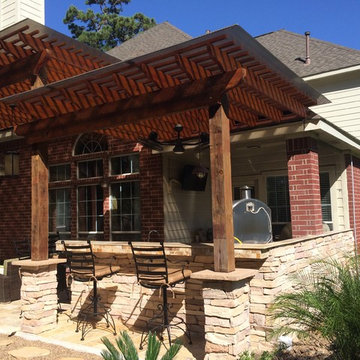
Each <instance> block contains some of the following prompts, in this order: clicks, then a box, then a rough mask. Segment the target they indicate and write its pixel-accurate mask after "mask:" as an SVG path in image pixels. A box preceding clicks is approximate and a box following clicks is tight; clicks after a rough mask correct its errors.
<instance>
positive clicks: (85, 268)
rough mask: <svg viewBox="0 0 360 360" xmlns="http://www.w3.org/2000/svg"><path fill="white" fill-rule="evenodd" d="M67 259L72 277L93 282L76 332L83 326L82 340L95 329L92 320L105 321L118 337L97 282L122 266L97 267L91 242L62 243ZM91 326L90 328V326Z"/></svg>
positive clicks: (78, 319) (79, 316) (78, 320)
mask: <svg viewBox="0 0 360 360" xmlns="http://www.w3.org/2000/svg"><path fill="white" fill-rule="evenodd" d="M62 244H63V246H64V249H65V254H66V258H67V264H68V266H69V269H70V276H71V277H72V278H73V279H74V280H77V281H81V282H89V281H92V282H93V295H92V296H90V303H89V304H88V305H87V306H85V307H84V308H83V309H81V310H80V311H79V313H78V316H77V322H76V330H75V331H76V332H79V330H80V326H81V340H84V338H85V335H86V334H87V333H88V332H89V331H90V330H91V329H92V328H93V326H91V325H92V324H91V323H90V320H91V319H93V320H97V319H99V318H100V319H101V318H103V319H105V321H106V327H107V328H108V327H110V328H111V329H112V330H113V332H114V335H116V327H115V322H114V319H113V317H112V315H111V314H110V311H109V309H107V308H106V307H105V306H104V305H103V304H102V303H101V302H100V296H99V295H98V292H97V282H98V281H99V280H101V279H102V278H104V277H106V276H111V275H113V274H115V273H116V272H118V271H120V266H111V265H97V264H95V255H94V253H93V251H92V247H91V242H90V240H88V241H87V244H86V245H84V244H82V245H79V244H71V243H69V242H67V243H65V241H62ZM89 325H90V328H88V326H89Z"/></svg>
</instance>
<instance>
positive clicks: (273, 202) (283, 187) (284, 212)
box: [266, 176, 291, 236]
mask: <svg viewBox="0 0 360 360" xmlns="http://www.w3.org/2000/svg"><path fill="white" fill-rule="evenodd" d="M266 189H267V205H268V206H269V207H270V209H271V219H272V224H273V233H274V235H275V236H277V235H279V234H280V231H281V229H282V227H283V225H284V224H286V223H288V222H290V221H291V215H290V199H289V181H288V177H287V176H270V177H268V178H267V179H266Z"/></svg>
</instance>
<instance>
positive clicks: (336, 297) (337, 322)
mask: <svg viewBox="0 0 360 360" xmlns="http://www.w3.org/2000/svg"><path fill="white" fill-rule="evenodd" d="M297 285H298V286H297V290H296V291H294V292H292V293H288V294H283V295H280V296H278V297H277V298H276V300H275V303H274V305H273V307H272V315H273V317H274V318H275V319H278V320H280V322H279V323H280V324H281V325H278V327H277V328H276V329H275V331H274V335H279V334H289V333H296V334H297V335H298V336H303V337H308V336H315V337H319V335H320V336H321V337H322V338H323V339H325V340H327V342H328V343H329V344H330V350H331V351H332V352H333V354H334V358H335V359H339V360H358V359H360V277H359V271H358V266H357V262H354V261H348V262H346V263H345V264H342V263H340V262H338V261H335V260H326V261H319V262H317V263H315V264H314V266H313V270H312V271H310V272H306V273H301V274H300V276H299V277H298V278H297Z"/></svg>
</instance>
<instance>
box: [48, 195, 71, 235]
mask: <svg viewBox="0 0 360 360" xmlns="http://www.w3.org/2000/svg"><path fill="white" fill-rule="evenodd" d="M70 205H71V204H70V189H51V190H50V191H49V232H57V231H59V232H70V224H71V206H70Z"/></svg>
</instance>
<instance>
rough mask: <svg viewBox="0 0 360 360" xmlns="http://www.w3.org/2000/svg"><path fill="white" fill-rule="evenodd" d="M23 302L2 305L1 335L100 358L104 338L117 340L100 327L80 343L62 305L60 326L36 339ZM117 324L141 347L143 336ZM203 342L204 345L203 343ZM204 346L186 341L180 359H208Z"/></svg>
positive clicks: (119, 323) (119, 328) (118, 323)
mask: <svg viewBox="0 0 360 360" xmlns="http://www.w3.org/2000/svg"><path fill="white" fill-rule="evenodd" d="M20 307H21V301H14V302H11V303H0V319H1V322H0V334H6V335H10V334H14V335H16V336H19V337H23V338H25V339H28V340H38V341H42V342H44V343H50V344H53V345H60V346H63V347H65V348H69V349H71V350H76V351H81V352H87V353H92V354H98V355H100V352H101V350H102V349H104V348H105V347H104V345H103V344H102V342H101V340H100V339H101V338H102V337H103V336H106V337H108V338H109V339H110V340H111V341H113V342H114V340H115V337H116V336H114V335H113V334H112V333H111V332H109V331H108V330H107V329H106V328H105V326H104V327H103V328H102V327H101V325H98V326H97V328H96V329H93V330H91V331H90V332H89V333H88V334H87V335H86V337H85V340H84V341H80V333H75V327H76V323H75V322H74V321H73V320H71V319H70V314H71V310H70V308H69V305H68V304H61V307H62V311H59V316H58V324H57V326H56V328H55V329H53V330H50V331H46V332H44V333H42V334H41V335H32V334H26V333H23V332H21V319H20V317H19V314H20ZM115 320H116V327H117V331H118V333H119V332H120V331H123V330H127V331H128V333H129V334H130V336H131V338H132V339H133V341H134V343H135V345H136V346H137V347H138V345H139V343H140V336H141V333H139V332H134V331H132V330H129V329H128V328H126V326H124V325H123V324H122V323H121V321H120V320H118V319H115ZM201 341H202V343H201ZM203 349H204V344H203V340H201V339H197V338H195V339H194V340H193V345H189V344H187V342H186V341H184V346H183V347H182V348H181V350H180V352H179V354H178V355H177V357H176V359H178V360H180V359H182V360H193V359H203V358H204V353H203ZM145 352H146V347H145V348H144V350H142V351H140V350H139V355H140V358H144V356H145ZM164 352H165V348H164V346H162V347H161V352H160V353H161V354H163V353H164Z"/></svg>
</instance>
